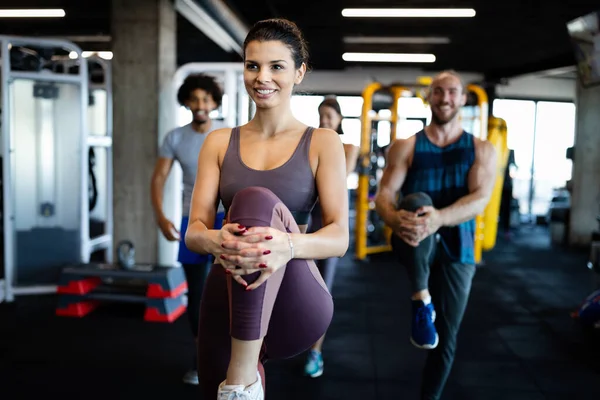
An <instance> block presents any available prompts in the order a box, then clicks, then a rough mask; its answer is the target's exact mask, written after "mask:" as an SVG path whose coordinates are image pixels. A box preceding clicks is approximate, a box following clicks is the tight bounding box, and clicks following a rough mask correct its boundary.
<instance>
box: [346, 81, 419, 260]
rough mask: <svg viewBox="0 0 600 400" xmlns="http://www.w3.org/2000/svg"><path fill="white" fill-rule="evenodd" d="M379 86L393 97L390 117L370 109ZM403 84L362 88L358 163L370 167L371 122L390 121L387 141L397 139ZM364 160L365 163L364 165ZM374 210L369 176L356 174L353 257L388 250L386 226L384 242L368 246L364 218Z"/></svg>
mask: <svg viewBox="0 0 600 400" xmlns="http://www.w3.org/2000/svg"><path fill="white" fill-rule="evenodd" d="M380 89H387V90H389V91H390V92H391V93H392V96H393V100H392V106H391V110H390V111H391V117H390V118H389V119H382V118H380V117H375V118H373V117H372V116H371V111H372V108H373V95H374V94H375V92H377V91H378V90H380ZM407 90H408V89H406V88H405V87H402V86H391V87H385V86H383V85H382V84H380V83H377V82H373V83H371V84H369V85H367V86H366V87H365V89H364V90H363V93H362V97H363V106H362V113H361V137H360V157H359V162H360V163H362V165H361V166H362V167H363V168H367V167H368V166H369V162H370V160H369V154H370V151H371V149H370V144H371V129H372V122H373V121H389V122H390V125H391V126H390V143H391V142H393V141H394V140H396V126H397V124H398V99H399V98H400V96H401V95H402V92H404V91H407ZM365 163H366V164H365ZM374 209H375V204H374V202H372V201H369V176H368V175H366V174H360V175H359V177H358V189H357V191H356V225H355V238H356V246H355V252H356V258H357V259H359V260H364V259H365V258H366V257H367V255H369V254H375V253H382V252H386V251H390V250H391V249H392V247H391V245H390V241H389V239H390V236H391V230H390V229H389V228H388V227H386V228H385V232H384V234H385V237H386V242H387V243H386V244H385V245H380V246H367V219H368V214H369V211H371V210H374Z"/></svg>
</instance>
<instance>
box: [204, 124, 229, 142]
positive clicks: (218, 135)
mask: <svg viewBox="0 0 600 400" xmlns="http://www.w3.org/2000/svg"><path fill="white" fill-rule="evenodd" d="M232 132H233V128H219V129H215V130H214V131H211V132H210V133H209V134H208V135H207V136H206V141H205V145H207V144H208V145H212V146H218V145H221V144H223V143H229V138H230V137H231V134H232Z"/></svg>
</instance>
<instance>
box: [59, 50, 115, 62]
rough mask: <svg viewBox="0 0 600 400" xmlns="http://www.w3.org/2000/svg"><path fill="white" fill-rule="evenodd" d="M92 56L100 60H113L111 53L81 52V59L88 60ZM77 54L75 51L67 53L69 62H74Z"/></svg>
mask: <svg viewBox="0 0 600 400" xmlns="http://www.w3.org/2000/svg"><path fill="white" fill-rule="evenodd" d="M93 55H97V56H98V57H100V58H103V59H105V60H112V58H113V53H112V51H83V52H81V57H83V58H88V57H91V56H93ZM77 57H78V56H77V52H76V51H72V52H70V53H69V58H70V59H71V60H75V59H77Z"/></svg>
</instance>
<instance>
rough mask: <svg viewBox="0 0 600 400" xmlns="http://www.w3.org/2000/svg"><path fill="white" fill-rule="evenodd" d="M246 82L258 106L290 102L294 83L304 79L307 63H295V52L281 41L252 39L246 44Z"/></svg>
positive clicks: (273, 105) (272, 105)
mask: <svg viewBox="0 0 600 400" xmlns="http://www.w3.org/2000/svg"><path fill="white" fill-rule="evenodd" d="M245 56H246V60H245V62H244V85H245V86H246V90H247V91H248V94H249V95H250V97H251V98H252V100H253V101H254V102H255V103H256V107H257V108H272V107H275V106H277V105H279V104H281V103H289V101H290V98H291V97H292V91H293V89H294V85H297V84H299V83H300V82H302V79H303V78H304V73H305V72H306V66H305V65H304V64H302V66H301V67H300V68H298V69H297V68H296V67H295V65H294V59H293V58H292V52H291V51H290V49H289V48H288V47H287V46H286V45H285V44H283V43H282V42H280V41H278V40H272V41H268V42H260V41H252V42H250V43H248V45H247V46H246V54H245Z"/></svg>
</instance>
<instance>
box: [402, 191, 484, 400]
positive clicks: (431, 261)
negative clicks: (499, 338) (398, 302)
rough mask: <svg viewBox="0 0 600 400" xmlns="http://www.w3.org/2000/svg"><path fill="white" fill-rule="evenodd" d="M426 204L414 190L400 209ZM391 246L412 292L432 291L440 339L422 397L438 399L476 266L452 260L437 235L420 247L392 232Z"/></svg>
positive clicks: (425, 373)
mask: <svg viewBox="0 0 600 400" xmlns="http://www.w3.org/2000/svg"><path fill="white" fill-rule="evenodd" d="M425 205H432V201H431V198H430V197H429V196H428V195H427V194H425V193H415V194H410V195H408V196H406V197H405V198H403V199H402V201H401V203H400V206H399V208H400V209H404V210H409V211H416V210H417V209H418V208H419V207H421V206H425ZM392 247H393V249H394V253H395V255H396V257H397V259H398V261H399V262H400V264H401V265H403V266H404V267H405V268H406V271H407V273H408V277H409V281H410V285H411V289H412V291H413V292H416V291H419V290H422V289H427V288H428V289H429V292H430V293H431V298H432V302H433V305H434V307H435V310H436V320H435V326H436V329H437V331H438V335H439V337H440V342H439V344H438V346H437V347H436V348H435V349H433V350H428V351H427V361H426V363H425V369H424V371H423V381H422V384H421V399H423V400H437V399H439V398H440V396H441V395H442V391H443V390H444V386H445V384H446V380H447V379H448V375H449V374H450V370H451V369H452V364H453V362H454V354H455V352H456V339H457V336H458V331H459V328H460V324H461V322H462V318H463V315H464V312H465V309H466V307H467V302H468V299H469V293H470V291H471V282H472V280H473V277H474V275H475V265H473V264H463V263H459V262H455V261H452V260H450V259H449V257H448V256H447V253H446V251H445V249H444V246H443V245H442V244H441V243H440V242H439V241H438V239H437V238H436V235H431V236H429V237H428V238H426V239H425V240H423V241H422V242H421V243H420V244H419V246H417V247H412V246H409V245H408V244H406V243H405V242H404V241H403V240H402V239H400V238H399V237H398V236H396V235H392Z"/></svg>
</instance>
